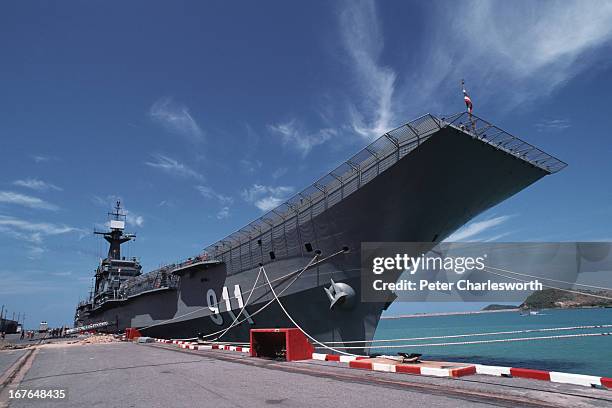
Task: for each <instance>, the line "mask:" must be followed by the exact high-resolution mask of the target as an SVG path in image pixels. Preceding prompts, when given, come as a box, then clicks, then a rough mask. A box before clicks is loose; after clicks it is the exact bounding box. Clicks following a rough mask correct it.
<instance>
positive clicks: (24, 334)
mask: <svg viewBox="0 0 612 408" xmlns="http://www.w3.org/2000/svg"><path fill="white" fill-rule="evenodd" d="M20 338H21V340H23V339H28V340H32V339H33V338H34V330H22V331H21V336H20Z"/></svg>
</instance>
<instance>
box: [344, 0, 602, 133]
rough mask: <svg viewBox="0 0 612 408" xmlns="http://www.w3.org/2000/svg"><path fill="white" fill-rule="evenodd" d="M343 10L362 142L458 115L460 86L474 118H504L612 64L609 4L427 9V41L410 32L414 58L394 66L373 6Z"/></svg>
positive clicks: (353, 123)
mask: <svg viewBox="0 0 612 408" xmlns="http://www.w3.org/2000/svg"><path fill="white" fill-rule="evenodd" d="M344 4H345V8H344V9H342V10H341V12H340V13H339V15H340V18H339V26H340V34H341V35H340V39H341V44H342V46H343V47H344V50H345V52H346V56H347V57H348V58H349V61H350V65H348V66H349V69H350V70H351V72H352V73H353V75H354V76H355V78H354V82H355V83H356V84H357V85H356V89H355V91H356V94H354V95H351V99H357V100H360V102H359V103H356V104H353V105H350V106H349V121H350V127H351V128H352V129H354V130H355V131H356V132H357V133H358V134H360V135H362V136H364V137H367V138H373V137H376V136H380V135H381V134H382V133H384V131H387V130H389V129H390V128H392V127H394V126H395V125H398V124H400V122H403V121H405V120H406V119H407V118H411V117H414V116H415V115H416V114H420V113H425V112H427V111H433V112H441V113H452V112H456V111H459V110H461V109H463V108H464V107H463V100H462V97H461V93H460V88H459V83H460V80H461V79H462V78H465V80H466V83H467V86H468V90H469V91H470V93H471V96H472V99H473V101H474V108H475V111H476V113H478V112H480V111H481V109H482V107H484V106H486V107H487V108H489V109H498V110H510V109H515V108H517V107H524V106H529V104H530V103H533V102H535V101H537V100H540V99H542V98H545V97H547V96H549V95H550V94H551V93H553V92H554V91H556V90H557V89H559V88H561V87H563V86H564V85H565V84H566V83H568V81H570V80H571V79H572V78H574V77H575V76H576V75H578V74H580V73H581V72H583V71H585V70H588V69H590V68H592V67H594V66H598V67H601V66H604V65H606V64H608V65H609V64H611V63H612V62H611V61H612V60H610V59H609V58H606V57H607V55H609V53H610V46H611V45H612V3H611V2H609V1H598V2H591V3H589V7H585V6H584V3H583V2H581V1H565V2H563V7H560V6H559V3H558V2H554V1H553V2H551V1H539V2H518V4H519V5H517V2H490V1H479V0H474V1H463V2H457V3H449V2H444V3H435V2H433V3H429V4H428V5H427V6H425V8H424V9H423V11H424V15H423V19H424V20H423V22H422V25H423V26H425V27H427V35H426V36H425V37H424V38H423V37H422V36H420V35H417V36H414V38H423V41H420V42H418V43H417V42H413V43H410V40H409V38H412V37H411V36H412V35H413V34H416V33H411V32H410V29H407V41H406V42H402V47H403V48H404V49H403V50H402V51H403V52H404V53H409V52H411V53H414V54H418V57H416V58H409V59H404V61H406V60H409V61H410V62H409V65H400V64H401V63H397V62H396V63H395V64H394V65H393V66H389V65H388V64H385V63H383V62H382V61H383V59H382V57H381V56H382V54H383V51H387V50H386V48H385V41H384V40H385V38H384V36H383V30H382V27H383V26H384V24H385V22H384V21H382V20H381V19H380V17H379V16H378V14H377V7H376V5H375V3H374V2H373V1H370V0H363V1H354V2H349V3H344ZM380 7H387V3H380ZM501 21H503V24H502V23H500V22H501ZM568 27H571V29H568ZM388 51H389V52H390V53H393V52H396V50H394V49H390V50H388ZM385 61H386V60H385ZM396 61H398V60H397V59H396ZM400 73H401V75H400ZM432 95H434V97H432ZM552 125H554V124H552ZM557 125H559V126H564V125H565V124H563V123H558V124H557ZM556 129H559V128H556Z"/></svg>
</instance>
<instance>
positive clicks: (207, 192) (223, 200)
mask: <svg viewBox="0 0 612 408" xmlns="http://www.w3.org/2000/svg"><path fill="white" fill-rule="evenodd" d="M196 189H197V190H198V191H199V192H200V194H202V196H204V197H205V198H209V199H214V200H217V201H219V204H223V205H231V204H233V203H234V199H233V198H232V197H230V196H226V195H224V194H221V193H218V192H217V191H215V190H213V189H212V188H211V187H208V186H196Z"/></svg>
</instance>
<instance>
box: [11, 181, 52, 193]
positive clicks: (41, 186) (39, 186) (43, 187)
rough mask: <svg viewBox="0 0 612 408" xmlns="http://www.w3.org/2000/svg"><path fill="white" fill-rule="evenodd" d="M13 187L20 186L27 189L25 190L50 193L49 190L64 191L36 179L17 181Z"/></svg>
mask: <svg viewBox="0 0 612 408" xmlns="http://www.w3.org/2000/svg"><path fill="white" fill-rule="evenodd" d="M13 185H15V186H19V187H25V188H29V189H32V190H37V191H48V190H55V191H62V190H63V189H62V188H61V187H58V186H56V185H55V184H51V183H47V182H45V181H42V180H39V179H35V178H27V179H23V180H15V181H13Z"/></svg>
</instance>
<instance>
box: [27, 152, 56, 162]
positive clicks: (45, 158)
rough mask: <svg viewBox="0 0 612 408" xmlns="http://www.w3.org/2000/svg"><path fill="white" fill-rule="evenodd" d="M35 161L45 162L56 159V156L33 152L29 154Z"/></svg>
mask: <svg viewBox="0 0 612 408" xmlns="http://www.w3.org/2000/svg"><path fill="white" fill-rule="evenodd" d="M30 157H31V158H32V160H34V162H35V163H37V164H38V163H45V162H49V161H53V160H57V157H54V156H46V155H42V154H33V155H31V156H30Z"/></svg>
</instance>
